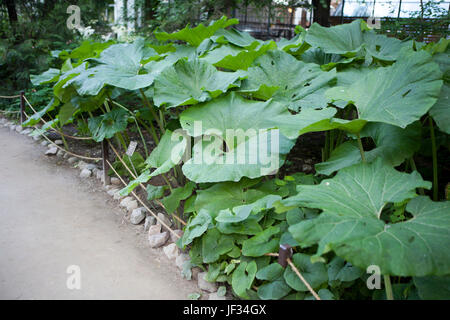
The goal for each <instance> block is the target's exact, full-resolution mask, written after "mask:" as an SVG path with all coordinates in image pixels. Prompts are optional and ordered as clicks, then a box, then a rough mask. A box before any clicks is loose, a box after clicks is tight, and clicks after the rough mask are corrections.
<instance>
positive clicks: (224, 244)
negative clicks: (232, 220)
mask: <svg viewBox="0 0 450 320" xmlns="http://www.w3.org/2000/svg"><path fill="white" fill-rule="evenodd" d="M233 248H234V238H233V236H231V235H223V234H221V233H220V231H219V230H217V228H213V229H209V230H208V231H207V233H206V234H205V235H204V236H203V237H202V256H203V262H204V263H213V262H216V261H217V260H219V258H220V256H221V255H223V254H226V253H227V252H230V251H231V250H232V249H233Z"/></svg>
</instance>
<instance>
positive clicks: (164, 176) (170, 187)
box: [161, 174, 172, 192]
mask: <svg viewBox="0 0 450 320" xmlns="http://www.w3.org/2000/svg"><path fill="white" fill-rule="evenodd" d="M161 177H163V179H164V181H165V182H166V184H167V186H168V187H169V189H170V192H172V184H171V183H170V181H169V179H167V177H166V175H165V174H161Z"/></svg>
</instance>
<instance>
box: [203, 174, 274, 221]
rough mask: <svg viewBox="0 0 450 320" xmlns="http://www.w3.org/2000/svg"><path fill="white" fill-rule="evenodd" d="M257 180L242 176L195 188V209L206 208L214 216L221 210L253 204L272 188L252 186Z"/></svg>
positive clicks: (268, 193)
mask: <svg viewBox="0 0 450 320" xmlns="http://www.w3.org/2000/svg"><path fill="white" fill-rule="evenodd" d="M258 182H259V180H249V179H245V178H244V179H242V180H241V181H239V182H222V183H216V184H214V185H212V186H211V187H210V188H208V189H204V190H197V198H196V200H195V210H196V211H200V210H202V209H203V210H206V211H208V212H209V213H210V214H211V216H212V217H214V218H215V217H217V215H218V213H219V212H220V211H221V210H224V209H228V208H234V207H238V206H241V205H247V204H253V203H255V202H256V201H257V200H259V199H261V198H264V197H266V196H268V195H270V194H272V192H273V191H272V190H270V191H269V190H266V189H262V188H254V187H255V185H256V184H257V183H258ZM273 193H276V191H275V192H273Z"/></svg>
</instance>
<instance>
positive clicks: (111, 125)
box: [88, 109, 128, 142]
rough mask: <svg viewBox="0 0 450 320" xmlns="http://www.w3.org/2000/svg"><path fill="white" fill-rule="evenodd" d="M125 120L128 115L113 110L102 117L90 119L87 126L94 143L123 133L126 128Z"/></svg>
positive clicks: (120, 110) (119, 110)
mask: <svg viewBox="0 0 450 320" xmlns="http://www.w3.org/2000/svg"><path fill="white" fill-rule="evenodd" d="M127 120H128V114H127V112H126V111H125V110H123V109H113V110H111V111H110V112H108V113H106V114H104V115H101V116H98V117H95V118H90V119H89V121H88V126H89V130H90V131H91V133H92V138H93V139H94V141H97V142H100V141H103V139H110V138H112V137H113V136H114V135H115V134H116V133H118V132H121V131H124V130H125V129H126V128H127Z"/></svg>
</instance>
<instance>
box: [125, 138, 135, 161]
mask: <svg viewBox="0 0 450 320" xmlns="http://www.w3.org/2000/svg"><path fill="white" fill-rule="evenodd" d="M136 147H137V142H136V141H131V142H130V145H129V146H128V150H127V152H126V154H127V155H128V156H129V157H131V156H132V155H133V153H134V151H136Z"/></svg>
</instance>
